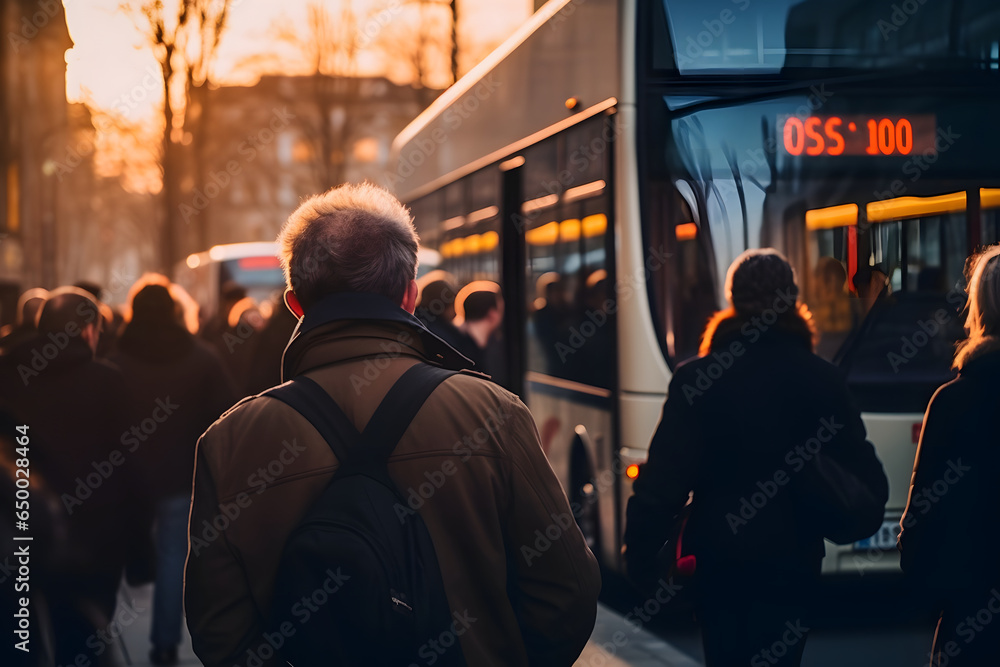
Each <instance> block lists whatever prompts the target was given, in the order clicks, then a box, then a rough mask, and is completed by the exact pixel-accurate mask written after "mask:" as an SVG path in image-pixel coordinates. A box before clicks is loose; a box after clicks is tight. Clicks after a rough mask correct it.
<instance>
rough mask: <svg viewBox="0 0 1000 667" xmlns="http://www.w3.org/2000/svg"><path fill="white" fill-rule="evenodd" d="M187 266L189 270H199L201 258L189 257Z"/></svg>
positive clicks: (196, 256)
mask: <svg viewBox="0 0 1000 667" xmlns="http://www.w3.org/2000/svg"><path fill="white" fill-rule="evenodd" d="M187 265H188V268H189V269H197V268H198V267H199V266H201V257H199V256H198V255H188V258H187Z"/></svg>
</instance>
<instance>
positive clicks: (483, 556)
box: [185, 295, 600, 667]
mask: <svg viewBox="0 0 1000 667" xmlns="http://www.w3.org/2000/svg"><path fill="white" fill-rule="evenodd" d="M321 306H322V307H321ZM428 361H429V362H433V363H437V364H440V365H445V366H452V367H454V366H456V365H460V364H461V362H462V359H461V357H460V356H459V355H457V353H455V352H454V351H453V350H451V348H449V347H447V346H446V345H444V344H443V343H441V342H440V341H439V340H438V339H436V338H434V337H433V336H432V335H430V334H429V333H428V332H427V331H426V330H425V329H423V328H422V327H421V326H420V325H419V323H418V322H417V321H416V320H415V318H412V317H411V316H409V315H408V314H407V313H405V312H404V311H403V310H401V309H400V308H398V307H396V306H394V305H393V304H391V303H390V302H389V301H388V300H384V299H381V298H380V297H375V296H372V295H364V296H363V297H362V296H361V295H340V296H336V297H330V298H328V299H326V300H324V302H321V303H320V304H317V306H316V307H315V309H311V310H310V312H309V314H308V315H307V316H306V318H305V319H304V320H303V322H302V323H301V324H300V326H299V328H298V330H297V332H296V334H295V336H294V337H293V339H292V342H291V343H290V344H289V346H288V349H287V350H286V351H285V358H284V361H283V370H284V378H285V379H289V378H292V377H295V376H297V375H302V374H304V375H307V376H308V377H310V378H312V379H313V380H315V381H316V382H318V383H319V384H320V386H322V387H323V388H324V389H325V390H326V391H327V392H329V393H330V395H331V396H332V397H333V399H334V400H335V401H336V402H337V403H338V404H339V405H340V406H341V407H342V408H343V410H344V412H345V413H346V414H347V416H348V417H349V418H350V419H351V420H352V421H353V422H354V424H355V425H356V426H357V428H358V429H359V430H364V427H365V425H366V424H367V421H368V419H369V418H370V417H371V415H372V413H373V412H374V411H375V408H376V407H377V406H378V404H379V403H380V402H381V400H382V398H383V397H384V395H385V393H386V392H387V391H388V390H389V388H390V387H391V386H392V384H393V383H394V382H395V381H396V380H397V379H398V378H399V377H400V376H401V375H402V374H403V372H404V371H406V370H407V369H408V368H409V367H410V366H412V365H413V364H415V363H420V362H428ZM336 468H337V461H336V458H335V457H334V455H333V453H332V452H331V451H330V448H329V446H328V445H327V444H326V443H325V442H324V441H323V440H322V438H321V437H320V436H319V434H318V433H317V432H316V431H315V430H314V429H313V427H312V426H311V425H310V424H309V422H307V421H306V420H305V418H304V417H302V416H301V415H299V414H298V413H297V412H295V411H294V410H293V409H292V408H290V407H289V406H287V405H286V404H284V403H282V402H280V401H278V400H276V399H273V398H269V397H266V396H256V397H251V398H247V399H245V400H243V401H242V402H240V403H238V404H237V405H236V406H235V407H234V408H232V409H231V410H230V411H229V412H227V413H226V414H225V415H224V416H223V417H222V418H221V419H220V420H219V421H217V422H216V423H215V424H214V425H213V426H212V427H211V428H209V430H208V431H207V432H206V433H205V434H204V435H203V436H202V438H201V440H200V441H199V443H198V452H197V461H196V470H195V477H194V496H193V505H192V510H191V521H190V525H189V531H190V543H189V551H188V561H187V572H186V578H185V601H186V611H187V623H188V627H189V628H190V630H191V635H192V640H193V644H194V650H195V653H197V655H198V657H199V658H201V660H202V661H203V662H204V663H205V665H207V666H208V667H215V666H217V665H218V666H221V665H225V666H226V667H230V666H232V665H246V666H247V667H256V666H257V665H269V664H275V659H274V654H275V651H274V650H273V646H272V645H273V644H275V643H278V641H276V640H277V638H275V637H272V638H271V639H272V641H271V642H268V640H267V638H265V636H264V629H263V623H264V618H265V617H266V614H267V609H268V606H269V603H270V599H271V594H272V587H273V580H274V576H275V570H276V568H277V565H278V561H279V559H280V557H281V552H282V548H283V546H284V544H285V540H286V538H287V536H288V534H289V533H290V532H291V531H292V529H293V528H295V526H296V525H297V524H298V522H299V521H300V520H301V518H302V517H303V516H304V514H305V512H306V511H307V510H308V509H309V507H310V506H311V505H312V503H313V502H314V501H315V500H316V498H317V497H318V496H319V494H320V492H321V491H322V490H323V488H324V487H325V486H326V484H327V483H328V482H329V480H330V477H331V476H332V474H333V472H334V471H335V470H336ZM389 474H390V476H391V477H392V479H393V481H394V482H395V483H396V485H397V486H398V488H399V489H400V491H401V492H402V493H403V494H404V495H405V496H406V498H407V501H408V504H409V505H410V507H412V508H413V509H416V510H417V511H418V512H419V513H420V515H421V517H422V518H423V519H424V521H425V522H426V524H427V528H428V530H429V531H430V534H431V537H432V539H433V542H434V547H435V550H436V552H437V557H438V561H439V564H440V566H441V574H442V577H443V580H444V585H445V590H446V593H447V596H448V602H449V604H450V606H451V610H452V612H453V615H454V616H455V618H456V624H455V627H456V634H458V633H459V632H461V634H460V636H459V640H460V643H459V645H458V646H454V647H452V648H451V649H450V650H456V649H459V650H461V651H462V652H463V653H464V656H465V660H466V662H467V663H468V664H469V665H475V666H477V667H478V666H480V665H529V664H530V665H547V666H548V665H570V664H572V663H573V661H574V660H575V659H576V658H577V656H578V655H579V654H580V652H581V651H582V649H583V646H584V645H585V644H586V641H587V638H588V637H589V636H590V633H591V631H592V629H593V625H594V620H595V615H596V603H597V594H598V592H599V590H600V575H599V572H598V568H597V564H596V561H595V559H594V557H593V555H592V554H591V552H590V550H589V549H588V548H587V545H586V543H585V542H584V538H583V536H582V534H581V533H580V531H579V529H578V528H577V526H576V524H575V522H574V521H573V518H572V514H571V511H570V507H569V504H568V502H567V500H566V496H565V494H564V493H563V490H562V488H561V487H560V485H559V482H558V481H557V479H556V477H555V475H554V474H553V472H552V469H551V467H550V466H549V464H548V461H547V460H546V459H545V456H544V455H543V453H542V451H541V448H540V447H539V442H538V434H537V431H536V429H535V424H534V421H533V420H532V417H531V415H530V413H529V412H528V410H527V408H525V406H524V405H523V404H522V403H521V402H520V401H519V400H518V399H517V397H515V396H514V395H513V394H511V393H509V392H507V391H505V390H504V389H502V388H500V387H499V386H497V385H495V384H493V383H492V382H490V381H488V380H486V379H484V378H482V377H479V376H476V375H474V374H469V373H460V374H457V375H454V376H452V377H450V378H448V379H447V380H445V381H444V382H443V383H442V384H441V385H440V386H438V387H437V389H436V390H435V391H434V392H433V393H432V394H431V396H430V397H429V398H428V399H427V401H426V403H424V405H423V407H422V408H421V409H420V411H419V412H418V413H417V416H416V417H415V418H414V420H413V422H412V423H411V425H410V427H409V429H407V431H406V433H405V434H404V435H403V437H402V439H401V440H400V443H399V445H398V446H397V448H396V450H395V452H394V453H393V455H392V457H391V458H390V460H389ZM429 639H430V638H429ZM425 648H426V650H423V651H422V653H421V658H420V659H425V663H423V664H432V663H433V661H434V660H435V659H436V658H435V656H436V655H438V654H439V653H440V651H442V650H447V649H446V648H445V647H442V646H440V645H438V644H433V645H431V644H430V643H429V644H428V646H427V647H425Z"/></svg>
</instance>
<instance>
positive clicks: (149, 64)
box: [64, 0, 532, 121]
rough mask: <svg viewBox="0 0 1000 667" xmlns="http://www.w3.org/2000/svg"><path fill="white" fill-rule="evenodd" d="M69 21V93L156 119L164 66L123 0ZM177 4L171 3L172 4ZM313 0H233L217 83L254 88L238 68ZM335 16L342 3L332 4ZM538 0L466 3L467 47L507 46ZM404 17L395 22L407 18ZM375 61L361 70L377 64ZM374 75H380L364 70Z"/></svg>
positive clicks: (359, 5) (379, 0) (87, 9)
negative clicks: (276, 26) (271, 31)
mask: <svg viewBox="0 0 1000 667" xmlns="http://www.w3.org/2000/svg"><path fill="white" fill-rule="evenodd" d="M353 1H354V8H355V11H356V12H358V13H359V14H361V13H363V12H366V11H368V10H370V8H372V7H375V6H378V7H382V6H387V7H389V8H396V7H400V6H402V5H403V4H405V3H404V2H402V0H353ZM64 4H65V7H66V20H67V23H68V25H69V31H70V35H71V37H72V38H73V42H74V44H75V46H74V48H73V49H71V50H70V51H68V52H67V54H66V62H67V73H66V94H67V97H68V98H69V100H70V101H71V102H78V101H85V100H92V102H93V103H94V104H95V105H97V106H99V107H103V108H106V109H115V110H117V111H118V112H119V113H122V114H124V115H125V116H126V117H127V118H129V119H130V120H133V121H141V120H145V119H148V118H151V117H152V116H153V114H154V113H155V109H156V108H157V107H158V106H159V104H160V103H161V99H162V93H161V92H160V86H161V83H160V81H159V69H158V65H157V63H156V60H155V59H154V57H153V54H152V52H151V50H150V48H149V47H147V46H145V45H144V43H143V40H142V38H141V36H140V35H139V34H138V32H137V31H136V29H135V27H134V25H133V22H132V19H130V18H129V17H128V16H127V15H126V14H124V13H123V12H122V11H121V10H119V9H118V8H119V6H120V5H121V0H67V1H65V2H64ZM164 4H165V5H166V6H168V7H170V6H171V2H170V0H166V2H165V3H164ZM306 4H307V3H306V0H287V1H284V2H274V0H233V1H232V5H231V7H232V9H231V13H230V19H229V24H228V25H229V27H228V30H227V32H226V34H225V36H224V37H223V39H222V43H221V46H220V50H219V58H218V62H217V65H216V68H215V71H216V77H215V79H216V80H217V81H218V82H220V83H231V84H247V83H252V76H251V75H250V74H249V73H248V72H247V71H245V69H244V70H243V71H240V70H239V69H238V68H237V64H238V63H239V62H240V61H241V60H244V59H245V58H246V57H247V56H249V55H252V54H254V53H255V52H257V51H259V50H261V49H262V47H266V45H267V35H268V28H269V26H270V25H271V24H272V23H273V22H274V21H275V20H276V19H279V18H281V17H282V16H283V15H284V16H287V17H288V18H289V19H290V20H292V21H293V22H295V23H296V24H297V25H303V24H304V21H305V7H306ZM327 4H328V6H329V7H330V10H331V13H334V12H335V10H336V8H337V7H339V6H340V5H339V2H337V0H327ZM531 7H532V2H531V0H459V4H458V9H459V31H460V32H459V42H460V44H461V43H464V44H484V43H499V42H500V41H502V40H503V39H505V38H506V37H507V36H508V35H510V34H511V33H512V32H513V31H514V30H515V29H516V28H517V27H518V26H519V25H520V24H521V23H522V22H523V21H524V20H525V19H526V18H527V17H528V16H529V15H530V13H531ZM401 15H403V14H402V13H401V12H396V14H395V16H394V20H402V19H400V18H399V16H401ZM375 63H376V59H375V58H374V57H372V56H368V57H367V58H361V59H359V66H360V67H362V68H368V69H369V70H371V68H372V67H375V66H377V65H376V64H375ZM360 73H362V74H365V73H369V74H370V73H374V72H373V71H368V72H365V71H362V72H360Z"/></svg>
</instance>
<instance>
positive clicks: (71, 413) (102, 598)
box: [0, 287, 147, 665]
mask: <svg viewBox="0 0 1000 667" xmlns="http://www.w3.org/2000/svg"><path fill="white" fill-rule="evenodd" d="M101 326H102V317H101V311H100V306H99V304H98V303H97V302H96V301H95V300H94V299H93V298H92V297H91V296H90V295H89V294H87V293H86V292H84V291H82V290H80V289H77V288H74V287H64V288H60V289H57V290H55V291H53V292H52V293H51V294H50V295H49V297H48V298H47V299H46V301H45V303H44V304H43V305H42V308H41V311H40V312H39V316H38V335H37V336H36V337H35V338H34V339H32V340H31V341H28V342H27V343H25V345H26V346H27V348H26V349H23V350H20V351H19V353H18V354H16V355H11V356H10V357H4V358H3V359H0V396H4V397H5V398H6V399H7V400H8V401H9V406H8V407H9V410H10V412H11V413H12V415H13V416H14V418H15V420H16V421H17V423H18V424H23V425H26V426H27V427H28V436H29V441H30V449H29V455H30V456H29V458H30V462H31V470H32V472H34V473H37V474H39V475H40V476H41V477H42V478H43V479H44V480H45V481H46V483H47V486H48V488H49V490H50V491H51V493H52V494H54V496H55V497H57V498H58V499H59V501H60V503H61V507H60V508H59V509H60V512H61V513H62V516H61V519H62V521H63V523H64V525H65V527H66V529H65V532H66V534H65V536H64V539H63V542H61V544H63V545H64V546H63V548H61V549H59V550H58V551H57V553H56V554H54V557H53V561H52V562H51V563H49V566H48V569H47V571H46V572H45V574H44V577H43V578H42V579H41V580H40V581H38V582H37V583H38V585H39V586H40V587H42V589H43V590H44V592H45V597H46V599H47V600H48V603H49V609H50V614H51V620H52V627H53V634H54V638H55V662H56V664H59V665H69V664H83V663H82V662H81V661H83V660H86V661H89V662H90V664H100V661H99V660H98V657H99V656H101V655H105V654H110V650H111V649H112V647H111V646H110V645H108V644H107V643H103V642H102V640H101V639H100V635H99V634H97V631H98V630H101V631H105V630H106V629H107V627H108V625H109V623H110V621H111V619H112V614H113V612H114V610H115V604H116V594H117V591H118V584H119V581H120V580H121V577H122V573H123V571H124V567H125V565H126V563H128V562H129V561H130V560H131V559H132V558H133V556H134V555H135V554H136V553H139V552H140V551H141V549H142V531H141V529H140V526H141V525H142V522H143V521H145V520H147V519H146V511H145V505H144V504H143V502H142V498H143V497H142V495H141V494H139V493H138V490H137V488H136V487H137V485H136V483H135V482H136V479H135V477H134V476H133V475H132V474H131V473H130V472H129V471H128V470H127V469H124V468H127V464H128V460H127V458H126V456H127V455H126V454H125V452H124V451H123V447H122V444H121V439H122V437H123V436H124V434H125V433H126V431H127V428H128V426H127V414H126V412H125V409H124V406H125V405H126V404H127V392H126V388H125V383H124V380H123V378H122V376H121V373H120V372H119V371H118V369H117V368H115V367H113V366H111V365H109V364H107V363H105V362H103V361H97V360H95V359H94V351H95V350H96V349H97V345H98V341H99V338H100V333H101Z"/></svg>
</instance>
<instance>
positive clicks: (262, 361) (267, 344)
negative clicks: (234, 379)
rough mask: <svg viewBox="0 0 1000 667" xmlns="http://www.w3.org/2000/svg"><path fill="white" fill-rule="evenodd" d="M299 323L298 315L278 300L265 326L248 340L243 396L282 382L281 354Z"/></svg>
mask: <svg viewBox="0 0 1000 667" xmlns="http://www.w3.org/2000/svg"><path fill="white" fill-rule="evenodd" d="M298 323H299V320H298V318H297V317H295V315H293V314H292V311H290V310H288V308H286V307H285V304H284V303H282V301H281V300H280V299H279V300H278V302H277V303H276V304H274V308H273V309H272V311H271V316H270V317H269V318H268V319H267V323H266V324H265V325H264V328H262V329H261V330H260V331H258V332H257V333H256V334H255V335H254V336H253V339H252V340H248V341H247V344H248V345H249V346H250V350H251V352H250V360H249V362H248V363H247V381H246V384H245V385H244V387H243V393H244V394H245V395H247V396H254V395H256V394H259V393H260V392H262V391H264V390H265V389H268V388H270V387H274V386H276V385H279V384H281V357H282V355H283V354H284V353H285V348H286V347H288V341H289V340H291V338H292V334H293V333H295V326H296V325H297V324H298Z"/></svg>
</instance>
